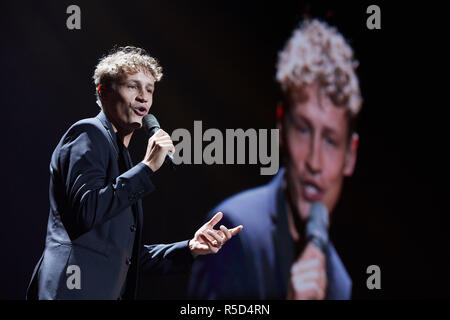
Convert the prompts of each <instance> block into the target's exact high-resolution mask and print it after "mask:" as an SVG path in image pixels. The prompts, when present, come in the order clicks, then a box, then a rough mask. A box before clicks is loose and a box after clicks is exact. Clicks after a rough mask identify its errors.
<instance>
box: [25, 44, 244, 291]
mask: <svg viewBox="0 0 450 320" xmlns="http://www.w3.org/2000/svg"><path fill="white" fill-rule="evenodd" d="M161 77H162V68H161V67H160V66H159V65H158V63H157V61H156V60H155V59H154V58H152V57H151V56H150V55H148V54H147V53H146V52H145V50H143V49H141V48H136V47H124V48H118V49H116V50H114V51H113V52H111V53H110V54H109V55H107V56H105V57H103V58H102V59H100V61H99V63H98V65H97V67H96V69H95V72H94V82H95V85H96V89H97V103H98V104H99V106H100V108H101V112H100V113H99V114H98V115H97V116H96V117H95V118H89V119H84V120H81V121H78V122H77V123H75V124H74V125H72V126H71V127H70V128H69V130H68V131H67V132H66V133H65V134H64V136H63V137H62V138H61V140H60V142H59V144H58V145H57V147H56V149H55V150H54V152H53V155H52V158H51V163H50V191H49V193H50V213H49V219H48V225H47V236H46V242H45V249H44V252H43V254H42V257H41V258H40V260H39V262H38V264H37V265H36V267H35V270H34V272H33V276H32V280H31V282H30V285H29V287H28V290H27V298H28V299H134V298H135V297H136V288H137V282H138V280H139V273H140V272H150V273H153V274H161V275H163V274H167V273H174V272H183V271H186V270H189V268H190V266H191V264H192V261H193V259H194V258H195V257H196V256H198V255H205V254H210V253H217V252H218V250H219V249H220V248H221V247H222V245H223V244H224V243H225V242H226V241H227V240H229V239H230V238H231V237H232V236H234V235H236V234H237V233H238V232H239V231H240V230H241V229H242V226H238V227H236V228H232V229H227V228H226V227H224V226H221V227H220V230H215V229H213V227H214V226H215V225H216V224H217V223H218V222H219V221H220V220H221V218H222V213H221V212H218V213H217V214H216V215H214V217H213V218H212V219H211V220H210V221H209V222H208V223H206V224H205V225H203V226H202V227H201V228H200V229H199V230H198V231H197V232H196V233H195V235H194V237H193V239H191V240H189V241H188V240H186V241H181V242H177V243H173V244H160V245H142V244H141V235H142V225H143V211H142V204H141V199H142V198H143V197H144V196H146V195H148V194H149V193H150V192H152V190H153V189H154V186H153V184H152V182H151V177H152V175H154V174H156V172H157V171H158V169H159V168H160V167H161V166H162V164H163V163H164V159H165V157H166V155H167V153H168V152H169V151H170V152H174V151H175V148H174V146H173V143H172V140H171V139H170V136H169V135H168V134H167V133H166V132H164V131H163V130H161V129H160V130H158V131H157V132H156V133H155V134H154V135H153V136H152V137H151V138H150V139H149V140H148V145H147V151H146V154H145V157H144V159H143V160H142V161H141V162H140V163H139V164H137V165H135V166H133V164H132V162H131V158H130V155H129V153H128V149H127V147H128V144H129V142H130V139H131V136H132V135H133V132H134V130H136V129H138V128H140V127H141V126H142V118H143V117H144V116H145V115H146V114H147V113H148V112H149V110H150V107H151V106H152V102H153V93H154V90H155V83H156V82H157V81H159V80H160V79H161Z"/></svg>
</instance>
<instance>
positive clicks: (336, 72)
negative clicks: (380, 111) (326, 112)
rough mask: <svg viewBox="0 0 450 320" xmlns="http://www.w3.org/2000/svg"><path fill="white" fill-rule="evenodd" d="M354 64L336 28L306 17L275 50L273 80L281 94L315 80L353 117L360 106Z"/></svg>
mask: <svg viewBox="0 0 450 320" xmlns="http://www.w3.org/2000/svg"><path fill="white" fill-rule="evenodd" d="M357 66H358V62H357V61H356V60H355V59H354V58H353V50H352V48H351V47H350V46H349V45H348V44H347V42H346V41H345V39H344V37H343V36H342V35H341V34H340V33H339V32H338V31H337V30H336V28H333V27H330V26H329V25H327V24H326V23H325V22H321V21H319V20H315V19H314V20H307V21H305V22H303V23H302V24H301V25H300V27H299V28H298V29H296V30H294V32H293V34H292V36H291V38H290V39H289V40H288V42H287V44H286V46H285V47H284V49H283V50H282V51H281V52H280V53H279V55H278V64H277V74H276V80H277V81H278V82H279V84H280V85H281V88H282V90H283V91H284V92H285V93H289V92H290V91H291V90H298V89H301V88H302V87H304V86H305V85H307V84H312V83H313V82H316V81H317V82H318V83H319V84H320V85H321V86H322V87H323V88H324V89H325V92H326V93H327V94H328V96H329V97H330V99H331V100H332V101H333V102H334V103H335V104H336V105H337V106H339V107H345V108H347V109H348V110H349V111H350V115H351V117H356V115H357V114H358V112H359V110H360V108H361V105H362V97H361V94H360V88H359V81H358V77H357V76H356V68H357Z"/></svg>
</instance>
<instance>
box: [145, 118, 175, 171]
mask: <svg viewBox="0 0 450 320" xmlns="http://www.w3.org/2000/svg"><path fill="white" fill-rule="evenodd" d="M142 127H143V128H144V130H145V132H147V136H148V138H150V137H151V136H153V135H154V134H155V133H156V131H158V130H159V129H161V127H160V126H159V122H158V120H156V117H155V116H154V115H152V114H150V113H149V114H147V115H146V116H144V118H142ZM164 163H167V164H168V165H169V166H170V168H171V169H172V170H174V169H175V168H176V165H175V163H174V162H173V154H172V152H170V151H169V152H168V153H167V155H166V159H165V160H164Z"/></svg>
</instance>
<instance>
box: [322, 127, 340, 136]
mask: <svg viewBox="0 0 450 320" xmlns="http://www.w3.org/2000/svg"><path fill="white" fill-rule="evenodd" d="M324 132H325V133H326V134H331V135H334V136H337V137H339V136H340V134H339V131H338V130H336V129H335V128H332V127H329V126H325V129H324Z"/></svg>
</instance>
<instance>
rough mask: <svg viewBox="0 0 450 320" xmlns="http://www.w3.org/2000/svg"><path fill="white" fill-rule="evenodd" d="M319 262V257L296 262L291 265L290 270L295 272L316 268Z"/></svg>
mask: <svg viewBox="0 0 450 320" xmlns="http://www.w3.org/2000/svg"><path fill="white" fill-rule="evenodd" d="M319 263H320V261H319V259H316V258H313V259H308V260H306V261H301V262H297V263H295V264H294V265H293V266H292V268H291V272H292V273H297V272H301V271H304V270H307V269H311V268H316V267H318V266H319Z"/></svg>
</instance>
